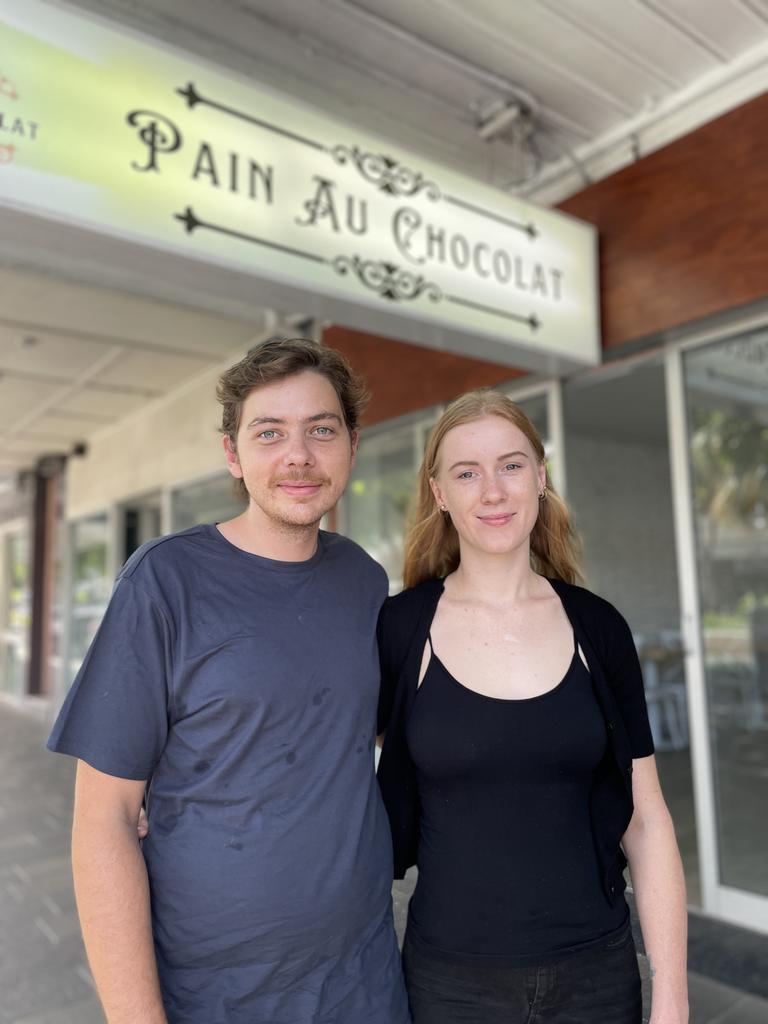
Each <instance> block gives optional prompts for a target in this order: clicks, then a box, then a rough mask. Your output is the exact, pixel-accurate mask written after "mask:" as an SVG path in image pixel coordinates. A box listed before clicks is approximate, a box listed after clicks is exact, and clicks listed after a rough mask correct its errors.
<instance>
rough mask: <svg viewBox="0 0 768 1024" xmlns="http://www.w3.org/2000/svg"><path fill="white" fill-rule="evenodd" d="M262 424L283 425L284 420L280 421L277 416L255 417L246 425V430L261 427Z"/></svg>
mask: <svg viewBox="0 0 768 1024" xmlns="http://www.w3.org/2000/svg"><path fill="white" fill-rule="evenodd" d="M262 423H285V420H281V419H279V418H278V417H277V416H257V417H256V419H254V420H251V422H250V423H249V424H248V429H249V430H250V429H251V427H258V426H261V424H262Z"/></svg>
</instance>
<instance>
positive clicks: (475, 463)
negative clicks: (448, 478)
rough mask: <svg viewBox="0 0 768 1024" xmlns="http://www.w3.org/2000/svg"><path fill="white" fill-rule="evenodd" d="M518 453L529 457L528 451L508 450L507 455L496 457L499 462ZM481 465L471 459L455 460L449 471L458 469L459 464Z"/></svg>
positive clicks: (525, 457)
mask: <svg viewBox="0 0 768 1024" xmlns="http://www.w3.org/2000/svg"><path fill="white" fill-rule="evenodd" d="M516 455H522V456H523V458H524V459H527V458H528V454H527V452H507V453H506V454H505V455H499V457H498V458H497V459H496V461H497V462H501V460H502V459H512V458H514V457H515V456H516ZM479 465H480V463H479V462H470V461H469V460H466V459H465V460H462V461H460V462H454V464H453V465H452V466H451V468H450V469H449V470H448V472H449V473H452V472H453V471H454V469H456V467H457V466H479Z"/></svg>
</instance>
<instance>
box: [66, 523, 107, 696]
mask: <svg viewBox="0 0 768 1024" xmlns="http://www.w3.org/2000/svg"><path fill="white" fill-rule="evenodd" d="M108 536H109V534H108V527H107V517H106V515H98V516H91V517H90V518H88V519H81V520H79V521H78V522H76V523H73V525H72V578H71V592H70V615H71V616H72V619H71V628H70V636H69V664H68V666H67V667H68V672H67V674H68V676H69V679H68V680H67V683H69V682H71V681H72V679H73V678H74V676H75V675H76V674H77V670H78V669H79V667H80V664H81V663H82V660H83V658H84V657H85V654H86V652H87V650H88V647H89V646H90V643H91V640H92V639H93V637H94V635H95V633H96V630H97V629H98V627H99V623H100V622H101V617H102V615H103V614H104V609H105V608H106V607H107V602H108V600H109V595H110V592H111V590H112V582H113V581H112V579H111V578H110V577H109V575H108V572H107V565H108V560H107V543H108Z"/></svg>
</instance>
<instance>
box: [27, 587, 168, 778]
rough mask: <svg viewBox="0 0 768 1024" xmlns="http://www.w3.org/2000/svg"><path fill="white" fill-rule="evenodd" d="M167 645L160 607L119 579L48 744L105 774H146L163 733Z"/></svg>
mask: <svg viewBox="0 0 768 1024" xmlns="http://www.w3.org/2000/svg"><path fill="white" fill-rule="evenodd" d="M171 652H172V645H171V630H170V626H169V623H168V619H167V617H166V616H165V614H164V613H163V611H162V609H161V608H160V607H159V605H158V604H157V603H156V602H155V601H154V600H153V599H152V598H151V597H150V596H149V595H148V594H147V593H145V592H144V590H143V589H142V588H141V587H139V586H138V585H136V584H135V583H134V582H133V581H132V580H131V579H130V578H121V579H120V580H119V581H118V583H117V585H116V587H115V590H114V592H113V594H112V598H111V600H110V602H109V605H108V607H107V610H106V612H105V614H104V618H103V619H102V622H101V625H100V626H99V629H98V631H97V633H96V636H95V637H94V639H93V642H92V644H91V646H90V648H89V650H88V653H87V654H86V656H85V660H84V662H83V664H82V666H81V668H80V671H79V672H78V674H77V677H76V678H75V681H74V683H73V684H72V688H71V689H70V691H69V694H68V695H67V699H66V700H65V702H64V706H63V707H62V709H61V712H60V714H59V716H58V718H57V720H56V723H55V725H54V727H53V731H52V733H51V736H50V738H49V740H48V744H47V745H48V749H49V750H53V751H55V752H57V753H60V754H70V755H72V756H73V757H78V758H80V759H81V760H83V761H86V762H87V763H88V764H90V765H91V766H92V767H93V768H96V769H98V770H99V771H102V772H105V773H106V774H107V775H114V776H117V777H118V778H123V779H136V780H144V779H149V778H150V777H151V775H152V773H153V771H154V769H155V766H156V764H157V762H158V760H159V758H160V755H161V753H162V751H163V748H164V747H165V742H166V737H167V734H168V717H169V703H170V700H169V694H170V679H171V668H172V659H171Z"/></svg>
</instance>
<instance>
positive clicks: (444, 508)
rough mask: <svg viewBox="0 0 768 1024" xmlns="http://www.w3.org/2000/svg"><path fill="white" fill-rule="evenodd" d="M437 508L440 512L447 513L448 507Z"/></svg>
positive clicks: (439, 506)
mask: <svg viewBox="0 0 768 1024" xmlns="http://www.w3.org/2000/svg"><path fill="white" fill-rule="evenodd" d="M437 507H438V508H439V509H440V511H441V512H447V511H448V506H447V505H438V506H437Z"/></svg>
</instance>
